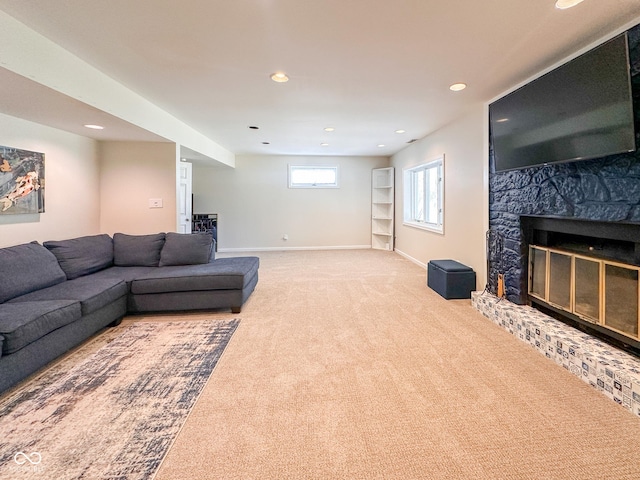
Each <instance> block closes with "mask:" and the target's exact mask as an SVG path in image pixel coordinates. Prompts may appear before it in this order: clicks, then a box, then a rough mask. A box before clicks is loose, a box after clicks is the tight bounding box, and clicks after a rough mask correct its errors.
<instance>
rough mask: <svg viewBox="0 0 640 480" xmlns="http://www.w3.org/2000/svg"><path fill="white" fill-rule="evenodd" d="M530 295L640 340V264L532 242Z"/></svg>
mask: <svg viewBox="0 0 640 480" xmlns="http://www.w3.org/2000/svg"><path fill="white" fill-rule="evenodd" d="M529 295H530V296H531V297H532V298H536V299H539V300H542V301H543V302H545V303H546V304H547V305H549V306H551V307H553V308H555V309H557V310H558V311H560V310H564V311H566V312H569V313H571V314H573V315H575V316H577V317H579V318H580V319H582V320H586V321H588V322H591V323H595V324H598V325H600V326H604V327H607V328H608V329H610V330H614V331H616V332H619V333H621V334H623V335H626V336H628V337H632V338H635V339H638V338H640V337H639V334H638V332H639V331H640V328H639V326H640V307H639V302H640V267H636V266H634V265H626V264H622V263H616V262H611V261H609V260H602V259H599V258H594V257H586V256H583V255H577V254H574V253H571V252H566V251H561V250H556V249H552V248H548V247H540V246H536V245H531V246H530V247H529Z"/></svg>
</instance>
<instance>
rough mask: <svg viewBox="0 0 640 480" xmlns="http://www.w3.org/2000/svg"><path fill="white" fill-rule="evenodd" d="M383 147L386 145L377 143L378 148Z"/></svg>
mask: <svg viewBox="0 0 640 480" xmlns="http://www.w3.org/2000/svg"><path fill="white" fill-rule="evenodd" d="M385 146H386V145H385V144H384V143H379V144H378V148H382V147H385Z"/></svg>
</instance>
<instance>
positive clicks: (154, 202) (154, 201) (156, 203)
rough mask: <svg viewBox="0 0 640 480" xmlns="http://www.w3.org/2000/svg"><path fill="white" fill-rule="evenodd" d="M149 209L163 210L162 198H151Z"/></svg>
mask: <svg viewBox="0 0 640 480" xmlns="http://www.w3.org/2000/svg"><path fill="white" fill-rule="evenodd" d="M149 208H162V199H161V198H150V199H149Z"/></svg>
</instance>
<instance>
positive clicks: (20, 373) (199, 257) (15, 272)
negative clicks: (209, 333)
mask: <svg viewBox="0 0 640 480" xmlns="http://www.w3.org/2000/svg"><path fill="white" fill-rule="evenodd" d="M213 242H214V241H213V238H212V236H211V235H210V234H207V233H198V234H178V233H167V234H165V233H158V234H153V235H125V234H121V233H116V234H114V235H113V237H110V236H109V235H93V236H86V237H80V238H74V239H69V240H62V241H50V242H44V243H43V244H42V245H41V244H39V243H37V242H32V243H27V244H22V245H16V246H13V247H7V248H1V249H0V393H1V392H3V391H5V390H7V389H8V388H10V387H12V386H13V385H15V384H17V383H18V382H19V381H21V380H22V379H24V378H26V377H27V376H29V375H30V374H32V373H34V372H35V371H37V370H38V369H40V368H41V367H43V366H45V365H46V364H47V363H49V362H51V361H52V360H54V359H55V358H57V357H58V356H60V355H62V354H63V353H65V352H67V351H68V350H69V349H71V348H73V347H75V346H76V345H78V344H79V343H81V342H82V341H84V340H86V339H87V338H89V337H90V336H92V335H93V334H95V333H96V332H98V331H100V330H101V329H103V328H104V327H106V326H109V325H117V324H118V323H120V321H121V320H122V317H123V316H124V315H126V314H127V313H131V314H134V313H145V312H168V311H184V310H206V309H218V308H230V309H231V311H232V312H233V313H239V312H240V309H241V307H242V305H243V304H244V302H245V301H246V300H247V298H248V297H249V295H251V292H253V290H254V288H255V286H256V284H257V282H258V267H259V259H258V258H257V257H235V258H220V259H215V253H214V252H215V248H214V245H213Z"/></svg>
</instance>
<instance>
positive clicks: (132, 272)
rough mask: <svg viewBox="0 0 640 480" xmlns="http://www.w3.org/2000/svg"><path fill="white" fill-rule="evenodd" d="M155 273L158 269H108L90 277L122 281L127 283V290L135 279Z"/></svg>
mask: <svg viewBox="0 0 640 480" xmlns="http://www.w3.org/2000/svg"><path fill="white" fill-rule="evenodd" d="M157 271H158V267H109V268H105V269H104V270H100V271H99V272H96V273H93V274H92V275H91V277H92V278H95V279H109V280H124V281H125V282H126V283H127V288H129V289H130V288H131V282H133V281H134V280H135V279H136V278H140V277H143V276H145V275H148V274H149V273H151V272H157Z"/></svg>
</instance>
